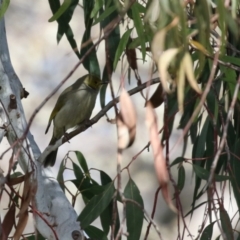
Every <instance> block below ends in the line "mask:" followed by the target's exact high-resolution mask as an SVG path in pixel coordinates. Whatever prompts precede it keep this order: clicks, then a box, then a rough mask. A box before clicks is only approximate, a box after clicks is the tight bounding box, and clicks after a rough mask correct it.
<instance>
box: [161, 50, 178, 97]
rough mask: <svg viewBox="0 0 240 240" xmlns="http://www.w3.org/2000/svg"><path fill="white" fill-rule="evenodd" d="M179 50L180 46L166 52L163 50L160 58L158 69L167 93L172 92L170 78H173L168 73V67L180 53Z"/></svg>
mask: <svg viewBox="0 0 240 240" xmlns="http://www.w3.org/2000/svg"><path fill="white" fill-rule="evenodd" d="M178 52H179V49H178V48H170V49H168V50H166V51H165V52H163V53H162V54H161V56H160V57H159V59H158V71H159V77H160V81H161V83H162V86H163V88H164V90H165V91H166V92H167V93H171V92H172V91H171V90H170V89H169V87H168V83H169V79H170V80H171V77H170V75H169V73H168V68H169V65H170V63H171V61H172V60H173V59H174V57H175V56H176V55H177V54H178Z"/></svg>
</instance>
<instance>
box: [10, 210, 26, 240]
mask: <svg viewBox="0 0 240 240" xmlns="http://www.w3.org/2000/svg"><path fill="white" fill-rule="evenodd" d="M27 222H28V211H25V212H24V213H23V214H21V216H20V217H19V220H18V223H17V227H16V231H15V233H14V235H13V239H14V240H18V239H20V237H21V235H22V233H23V231H24V229H25V227H26V225H27Z"/></svg>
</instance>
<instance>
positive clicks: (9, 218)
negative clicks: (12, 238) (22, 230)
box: [2, 203, 16, 240]
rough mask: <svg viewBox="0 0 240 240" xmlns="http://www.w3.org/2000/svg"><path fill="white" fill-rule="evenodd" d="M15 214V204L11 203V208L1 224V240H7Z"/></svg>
mask: <svg viewBox="0 0 240 240" xmlns="http://www.w3.org/2000/svg"><path fill="white" fill-rule="evenodd" d="M15 212H16V207H15V204H14V203H12V205H11V207H10V208H9V210H8V211H7V213H6V215H5V217H4V219H3V223H2V240H7V239H8V236H9V234H10V232H11V230H12V227H13V225H14V223H15Z"/></svg>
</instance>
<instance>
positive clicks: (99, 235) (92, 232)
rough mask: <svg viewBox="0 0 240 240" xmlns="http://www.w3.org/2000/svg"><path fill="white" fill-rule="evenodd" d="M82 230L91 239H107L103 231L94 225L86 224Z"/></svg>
mask: <svg viewBox="0 0 240 240" xmlns="http://www.w3.org/2000/svg"><path fill="white" fill-rule="evenodd" d="M84 232H86V234H87V235H88V236H89V237H90V238H91V239H101V240H107V237H106V235H105V233H104V232H103V231H102V230H100V229H98V228H96V227H94V226H91V225H90V226H88V227H86V228H85V229H84Z"/></svg>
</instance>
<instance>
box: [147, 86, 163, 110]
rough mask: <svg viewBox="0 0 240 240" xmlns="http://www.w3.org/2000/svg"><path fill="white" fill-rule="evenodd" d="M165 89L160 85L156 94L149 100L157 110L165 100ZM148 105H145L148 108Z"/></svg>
mask: <svg viewBox="0 0 240 240" xmlns="http://www.w3.org/2000/svg"><path fill="white" fill-rule="evenodd" d="M162 94H163V88H162V84H161V83H160V84H159V85H158V87H157V89H156V90H155V92H154V93H153V95H152V96H151V98H150V99H149V100H148V101H149V102H150V103H151V104H152V107H153V108H157V107H159V106H160V105H161V104H162V103H163V101H164V99H163V95H162ZM146 105H147V103H146V104H145V107H146Z"/></svg>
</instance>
